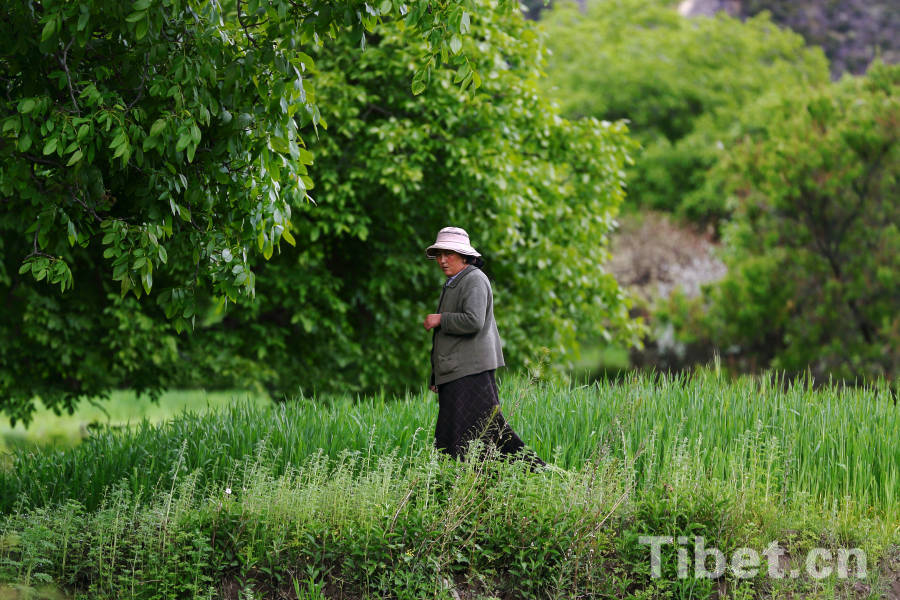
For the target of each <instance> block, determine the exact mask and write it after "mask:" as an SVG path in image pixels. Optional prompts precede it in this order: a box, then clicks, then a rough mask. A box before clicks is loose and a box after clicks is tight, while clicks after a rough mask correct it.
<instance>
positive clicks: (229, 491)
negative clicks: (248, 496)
mask: <svg viewBox="0 0 900 600" xmlns="http://www.w3.org/2000/svg"><path fill="white" fill-rule="evenodd" d="M225 495H226V496H230V495H231V488H230V487H227V488H225Z"/></svg>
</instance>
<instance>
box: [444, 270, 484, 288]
mask: <svg viewBox="0 0 900 600" xmlns="http://www.w3.org/2000/svg"><path fill="white" fill-rule="evenodd" d="M476 268H477V267H476V266H475V265H467V266H466V268H465V269H463V270H462V271H460V272H459V273H458V274H457V275H456V277H454V278H453V281H451V282H450V283H445V284H444V287H448V288H452V287H456V284H458V283H459V282H460V281H461V280H462V278H463V277H465V276H466V275H468V274H469V273H471V272H472V271H474V270H475V269H476Z"/></svg>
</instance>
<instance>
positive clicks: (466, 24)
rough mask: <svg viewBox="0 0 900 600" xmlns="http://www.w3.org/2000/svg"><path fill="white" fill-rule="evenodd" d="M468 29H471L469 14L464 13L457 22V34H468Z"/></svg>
mask: <svg viewBox="0 0 900 600" xmlns="http://www.w3.org/2000/svg"><path fill="white" fill-rule="evenodd" d="M469 29H471V22H470V19H469V13H467V12H464V13H463V15H462V19H460V22H459V32H460V33H469Z"/></svg>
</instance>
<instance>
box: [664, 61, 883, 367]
mask: <svg viewBox="0 0 900 600" xmlns="http://www.w3.org/2000/svg"><path fill="white" fill-rule="evenodd" d="M740 130H741V135H740V143H739V144H738V145H737V146H736V147H734V148H733V149H731V151H730V152H729V153H728V154H727V155H725V156H723V158H722V160H721V162H720V163H719V164H718V165H717V167H716V168H714V169H713V170H712V171H711V178H712V179H711V185H713V186H716V187H718V188H719V189H721V190H723V191H724V192H726V193H727V194H728V195H727V198H726V200H727V202H729V203H730V204H731V205H732V206H734V207H735V216H734V219H733V223H732V224H731V226H730V227H729V228H728V230H727V231H726V233H725V241H726V245H727V251H726V253H725V260H726V263H727V265H728V269H729V273H728V276H727V277H726V278H725V279H724V280H723V281H721V282H720V283H718V284H716V285H714V286H712V287H711V288H710V289H709V290H707V292H706V293H705V295H704V297H703V298H702V299H700V300H699V301H698V302H699V305H697V306H695V307H692V308H683V309H682V310H680V311H675V312H676V313H677V314H680V315H682V316H681V317H679V318H680V319H681V323H680V324H681V329H682V331H683V332H686V333H687V335H689V336H693V337H697V336H700V337H705V338H706V339H708V340H710V341H711V342H712V343H714V344H715V345H717V346H718V347H719V348H720V349H721V351H722V352H723V354H724V355H726V356H727V355H729V354H731V355H734V356H735V359H736V360H740V361H743V362H745V363H748V364H750V366H755V367H757V368H762V367H768V366H771V367H775V368H778V369H782V370H785V371H788V372H790V373H798V372H802V371H805V370H806V369H810V370H811V371H812V372H813V373H814V374H815V375H816V376H817V377H819V378H825V377H830V376H833V377H836V378H842V379H849V380H857V381H861V380H866V379H869V378H877V377H887V378H889V379H890V378H896V377H897V376H898V375H900V311H898V300H897V290H898V289H900V228H898V227H900V203H898V201H897V199H898V197H900V188H898V178H900V67H897V66H886V65H883V64H876V65H874V66H873V67H872V68H871V69H870V70H869V73H868V75H867V76H865V77H862V78H851V77H847V78H845V79H844V80H842V81H841V82H839V83H836V84H833V85H831V86H829V87H826V88H822V89H814V90H809V91H807V92H806V93H804V94H795V95H792V96H787V97H781V98H772V99H770V100H768V101H765V102H761V103H760V104H759V105H758V106H756V107H755V108H754V109H753V110H752V111H749V112H748V114H747V115H746V117H745V118H744V119H742V122H741V124H740ZM686 311H690V312H686ZM687 315H689V316H688V317H687V318H685V316H687Z"/></svg>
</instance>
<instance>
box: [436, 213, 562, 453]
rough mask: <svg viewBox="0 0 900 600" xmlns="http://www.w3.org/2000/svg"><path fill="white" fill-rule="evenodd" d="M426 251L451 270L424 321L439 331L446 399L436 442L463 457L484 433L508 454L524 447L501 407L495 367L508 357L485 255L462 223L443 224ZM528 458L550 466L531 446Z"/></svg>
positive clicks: (441, 388) (439, 377)
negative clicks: (484, 268) (496, 317)
mask: <svg viewBox="0 0 900 600" xmlns="http://www.w3.org/2000/svg"><path fill="white" fill-rule="evenodd" d="M425 255H426V256H427V257H428V258H430V259H433V260H436V261H437V263H438V266H439V267H440V268H441V270H442V271H443V272H444V275H446V276H447V281H446V282H445V283H444V288H443V290H442V291H441V299H440V300H439V301H438V309H437V312H436V313H434V314H430V315H428V316H427V317H425V323H424V325H425V329H426V330H431V331H432V332H433V333H432V347H431V383H430V388H431V391H433V392H436V393H437V394H438V402H439V405H440V408H439V410H438V418H437V426H436V427H435V434H434V443H435V446H436V447H437V448H438V450H442V451H444V452H447V453H448V454H450V455H451V456H453V457H454V458H461V457H462V456H464V455H465V453H466V450H467V446H468V443H469V442H470V441H472V440H473V439H476V438H480V439H482V440H483V441H484V442H485V443H487V444H489V445H493V446H495V447H496V448H497V450H499V451H500V452H501V453H503V454H516V453H521V452H523V450H525V444H523V443H522V440H521V439H519V436H517V435H516V433H515V432H514V431H513V430H512V428H510V426H509V425H508V424H507V423H506V420H505V419H504V418H503V415H502V414H501V412H500V400H499V395H498V391H497V382H496V380H495V378H494V371H495V370H496V369H497V368H498V367H502V366H503V365H504V364H505V363H504V362H503V351H502V349H501V347H500V334H499V333H498V331H497V323H496V322H495V321H494V299H493V293H492V291H491V284H490V281H488V278H487V276H486V275H485V274H484V273H483V272H482V271H481V267H482V266H483V265H484V260H483V259H482V258H481V255H480V254H479V253H478V252H477V251H476V250H475V248H473V247H472V245H471V244H470V243H469V234H467V233H466V232H465V230H463V229H460V228H459V227H444V228H443V229H441V230H440V231H439V232H438V235H437V240H436V241H435V243H434V244H432V245H431V246H429V247H428V248H427V249H426V250H425ZM522 458H524V459H525V460H527V461H528V462H531V463H532V464H533V465H535V466H545V465H544V462H543V461H542V460H541V459H540V458H538V457H537V455H535V454H534V452H531V451H530V450H525V452H524V453H523V454H522Z"/></svg>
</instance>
